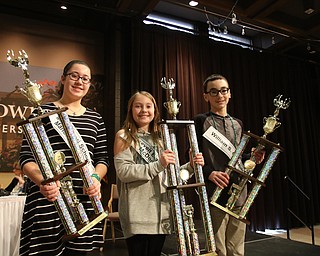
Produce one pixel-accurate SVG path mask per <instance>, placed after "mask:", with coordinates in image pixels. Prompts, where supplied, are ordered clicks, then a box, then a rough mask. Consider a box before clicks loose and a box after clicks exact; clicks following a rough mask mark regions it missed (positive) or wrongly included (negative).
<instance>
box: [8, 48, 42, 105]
mask: <svg viewBox="0 0 320 256" xmlns="http://www.w3.org/2000/svg"><path fill="white" fill-rule="evenodd" d="M7 60H8V62H9V63H10V64H11V65H12V66H14V67H19V68H21V69H22V71H23V75H24V80H25V81H24V84H25V87H24V88H19V87H18V86H16V89H17V90H18V91H19V92H21V93H22V94H23V95H24V96H25V97H26V98H27V99H28V100H29V102H30V103H31V104H32V105H33V106H35V107H36V108H38V109H39V111H41V109H40V104H41V101H42V94H41V91H40V88H41V85H40V84H37V83H34V82H32V81H30V78H29V72H28V64H29V59H28V55H27V53H26V52H25V51H24V50H21V51H19V56H18V57H17V58H16V59H14V53H13V51H12V50H11V51H10V50H8V51H7Z"/></svg>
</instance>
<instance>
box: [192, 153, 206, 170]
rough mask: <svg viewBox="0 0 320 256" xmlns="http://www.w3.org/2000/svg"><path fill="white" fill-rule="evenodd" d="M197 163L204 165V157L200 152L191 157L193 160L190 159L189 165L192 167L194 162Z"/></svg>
mask: <svg viewBox="0 0 320 256" xmlns="http://www.w3.org/2000/svg"><path fill="white" fill-rule="evenodd" d="M195 163H196V164H199V165H201V166H204V158H203V155H202V153H198V154H196V155H195V156H194V158H193V161H190V165H191V167H192V168H193V167H194V164H195Z"/></svg>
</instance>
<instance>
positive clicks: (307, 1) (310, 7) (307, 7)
mask: <svg viewBox="0 0 320 256" xmlns="http://www.w3.org/2000/svg"><path fill="white" fill-rule="evenodd" d="M302 2H303V10H304V13H306V14H308V15H310V14H311V13H313V12H314V0H303V1H302Z"/></svg>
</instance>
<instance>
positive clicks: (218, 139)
mask: <svg viewBox="0 0 320 256" xmlns="http://www.w3.org/2000/svg"><path fill="white" fill-rule="evenodd" d="M202 136H203V137H205V138H206V139H207V140H208V141H209V142H211V143H212V144H213V145H215V146H216V147H217V148H219V149H220V150H221V151H222V152H223V153H225V154H226V155H227V156H228V157H229V158H230V159H231V157H232V154H233V152H234V151H235V150H236V148H235V147H234V145H233V144H232V143H231V142H230V140H228V139H227V138H226V137H225V136H224V135H223V134H222V133H220V132H219V131H218V130H217V129H215V128H213V127H212V126H210V128H209V129H208V130H207V131H206V132H205V133H204V134H203V135H202Z"/></svg>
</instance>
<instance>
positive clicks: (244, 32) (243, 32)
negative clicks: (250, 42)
mask: <svg viewBox="0 0 320 256" xmlns="http://www.w3.org/2000/svg"><path fill="white" fill-rule="evenodd" d="M245 34H246V31H244V27H242V31H241V35H243V36H244V35H245Z"/></svg>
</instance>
